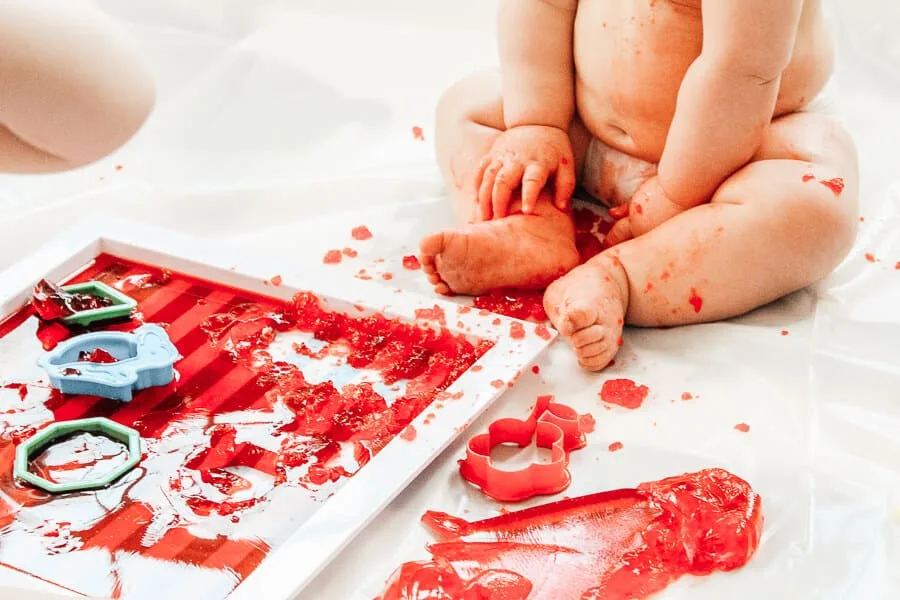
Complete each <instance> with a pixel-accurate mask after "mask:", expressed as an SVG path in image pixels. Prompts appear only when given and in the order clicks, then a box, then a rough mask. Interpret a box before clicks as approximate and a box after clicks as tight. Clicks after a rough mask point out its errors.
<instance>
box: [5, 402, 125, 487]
mask: <svg viewBox="0 0 900 600" xmlns="http://www.w3.org/2000/svg"><path fill="white" fill-rule="evenodd" d="M79 433H97V434H100V435H104V436H106V437H108V438H110V439H112V440H114V441H117V442H121V443H123V444H125V445H126V446H127V447H128V460H126V461H125V462H124V463H123V464H121V465H118V466H117V467H115V468H113V469H111V470H110V471H109V472H108V473H105V474H103V475H102V476H98V477H94V478H92V479H84V480H82V481H72V482H67V483H58V482H55V481H49V480H47V479H44V478H43V477H41V476H40V475H37V474H35V473H33V472H32V471H31V469H30V468H29V465H30V463H31V461H32V459H34V458H35V457H37V456H38V455H39V454H40V453H41V452H43V451H44V450H46V449H47V448H49V447H50V446H52V445H53V444H54V443H56V442H58V441H60V440H62V439H64V438H67V437H71V436H73V435H77V434H79ZM140 461H141V436H140V434H139V433H138V432H137V431H135V430H134V429H131V428H130V427H125V426H124V425H120V424H119V423H116V422H114V421H110V420H109V419H105V418H102V417H95V418H92V419H79V420H76V421H63V422H61V423H53V424H52V425H50V426H48V427H45V428H44V429H42V430H40V431H39V432H37V433H36V434H34V435H33V436H31V437H30V438H29V439H27V440H26V441H24V442H23V443H21V444H20V445H19V447H18V448H16V460H15V463H14V466H13V475H14V476H15V478H16V479H18V480H19V481H22V482H25V483H28V484H30V485H32V486H34V487H36V488H40V489H42V490H44V491H45V492H49V493H51V494H63V493H66V492H80V491H86V490H98V489H102V488H105V487H107V486H109V485H111V484H112V483H114V482H116V481H118V480H119V478H121V477H122V476H123V475H125V474H126V473H128V472H129V471H131V470H132V469H134V468H135V467H136V466H137V465H138V463H139V462H140Z"/></svg>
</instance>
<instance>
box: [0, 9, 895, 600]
mask: <svg viewBox="0 0 900 600" xmlns="http://www.w3.org/2000/svg"><path fill="white" fill-rule="evenodd" d="M102 4H103V6H104V7H105V8H106V9H108V10H109V11H110V12H111V13H112V14H114V15H115V16H117V17H119V18H121V19H122V20H123V21H124V22H125V24H126V26H127V27H129V28H130V30H131V31H132V32H133V33H134V35H135V36H136V37H137V39H138V40H139V41H140V43H141V44H142V46H143V47H144V48H145V50H146V51H147V54H148V57H149V59H150V61H151V64H152V65H153V67H154V70H155V73H156V75H157V77H158V81H159V104H158V108H157V111H156V112H155V114H154V115H153V117H152V119H151V121H150V122H149V123H148V125H147V127H146V128H145V129H144V130H143V131H142V132H141V134H140V135H139V136H138V137H137V138H136V139H135V140H133V142H132V143H131V144H129V145H128V146H127V147H126V148H124V149H123V150H122V151H120V152H119V153H117V155H115V156H113V157H110V158H109V159H108V160H105V161H103V162H102V163H100V164H97V165H93V166H92V167H90V168H87V169H84V170H82V171H79V172H76V173H70V174H64V175H58V176H51V177H41V178H33V177H3V178H0V207H2V209H3V214H4V217H3V220H2V221H0V266H6V265H8V264H11V263H13V262H15V261H16V260H17V259H19V258H20V257H21V256H23V255H24V254H25V253H27V252H29V251H30V250H31V249H33V248H34V247H35V246H36V245H37V244H38V243H39V242H40V240H41V239H42V238H43V237H45V236H48V235H52V233H53V232H54V231H58V230H59V229H61V228H62V227H64V226H65V225H66V224H67V223H68V222H69V221H70V220H71V219H72V218H74V217H76V216H79V215H81V214H84V213H90V212H92V211H103V212H111V213H113V214H119V215H124V216H131V217H138V218H141V219H143V220H146V221H147V222H151V223H158V224H162V225H165V226H169V227H172V228H174V229H179V230H184V231H188V232H193V233H196V234H197V235H201V236H208V237H216V238H222V239H226V240H228V241H230V242H232V243H234V244H237V245H239V246H241V247H242V248H244V249H246V251H248V252H254V253H266V254H269V255H272V256H273V257H274V258H273V265H279V266H278V268H279V269H295V270H296V273H298V274H300V275H302V273H303V270H304V269H306V268H310V267H313V266H316V265H319V264H320V262H321V256H322V253H323V252H324V251H325V250H327V249H329V248H332V247H343V246H346V245H353V246H354V247H355V248H356V249H357V250H359V252H360V256H359V257H358V258H356V259H355V260H353V261H344V263H342V264H341V265H339V266H337V267H335V274H336V276H343V277H352V276H353V275H354V274H356V273H357V272H358V270H359V269H362V268H367V269H369V270H370V271H371V270H373V269H377V271H376V272H382V271H391V272H392V273H393V274H394V275H396V277H395V278H394V280H392V282H391V283H392V284H396V285H398V286H401V287H404V288H407V289H412V290H417V291H422V292H425V293H428V287H427V286H426V285H425V283H424V282H423V281H422V279H421V278H420V277H417V276H416V275H415V274H414V273H412V272H407V271H404V270H403V269H402V267H401V266H400V258H401V257H402V256H403V255H404V254H409V253H411V252H412V251H413V250H414V248H415V247H416V245H417V241H418V238H419V236H420V235H421V234H422V233H423V232H425V231H427V230H430V229H433V228H435V227H438V226H442V225H446V224H448V223H449V222H450V210H449V206H448V203H447V201H446V199H445V198H444V197H443V194H444V190H443V187H442V185H441V182H440V178H439V176H438V173H437V170H436V168H435V166H434V155H433V149H432V147H431V144H430V142H431V132H432V130H433V107H434V104H435V102H436V99H437V97H438V95H439V94H440V92H441V90H442V89H443V88H445V87H446V86H447V85H449V84H450V83H452V82H453V81H454V80H456V79H458V78H459V77H461V76H463V75H465V74H466V73H468V72H470V71H473V70H476V69H479V68H483V67H487V66H491V65H492V64H495V62H496V59H495V54H496V52H495V48H494V38H493V25H494V8H495V2H494V1H491V2H486V1H485V0H440V1H439V0H428V1H422V0H419V1H415V0H380V1H378V2H371V1H370V0H369V1H367V0H343V1H341V2H335V1H333V0H301V1H296V2H292V3H282V2H275V1H269V0H207V1H205V2H199V3H196V2H195V3H184V2H178V1H176V0H153V1H150V0H103V2H102ZM828 11H829V13H830V16H831V19H832V25H833V29H834V31H835V34H836V39H837V43H838V68H837V72H836V75H835V81H834V84H835V89H836V109H837V110H838V111H840V113H841V115H842V118H843V119H844V121H845V123H846V124H847V126H848V128H849V129H850V130H851V132H852V133H853V134H854V137H855V139H856V142H857V145H858V148H859V152H860V159H861V166H862V174H863V189H862V215H863V217H864V222H863V223H861V229H860V234H859V238H858V242H857V245H856V248H855V249H854V251H853V253H852V254H851V255H850V256H849V257H848V258H847V260H846V262H845V263H844V264H843V265H842V266H841V267H840V268H839V269H838V270H837V272H836V273H835V274H834V275H833V276H832V277H831V278H830V279H829V280H828V281H826V282H825V283H823V284H822V285H820V286H817V287H816V288H815V289H811V290H807V291H804V292H801V293H797V294H794V295H792V296H790V297H788V298H785V299H783V300H782V301H780V302H777V303H775V304H774V305H772V306H769V307H766V308H764V309H761V310H759V311H756V312H754V313H752V314H750V315H748V316H745V317H742V318H740V319H735V320H733V321H730V322H728V323H715V324H710V325H703V326H697V327H691V328H684V329H678V330H670V331H651V330H644V331H629V332H628V334H627V336H626V342H625V346H624V347H623V349H622V352H621V355H620V358H618V359H617V361H616V365H615V366H614V367H613V368H611V369H609V370H608V371H607V372H605V373H603V374H601V375H586V374H583V373H581V372H579V371H578V369H577V366H576V365H575V363H574V361H573V359H572V357H571V356H570V354H569V353H568V350H567V349H566V347H565V346H564V345H562V344H559V345H557V346H556V347H554V348H553V350H552V351H551V353H550V355H549V356H548V357H547V358H546V359H545V360H544V361H543V362H542V363H541V365H540V366H541V374H540V376H539V377H537V376H531V375H529V376H528V377H523V379H522V380H520V382H519V383H518V384H517V386H516V387H515V388H514V389H512V390H510V391H509V392H508V393H507V394H506V395H504V396H503V397H502V398H501V399H500V400H499V401H498V403H497V404H496V405H495V406H494V407H493V408H492V409H491V410H490V411H489V413H488V414H486V415H485V416H484V417H483V418H482V419H481V420H479V421H478V422H476V423H475V424H474V425H473V429H472V433H474V432H476V431H482V430H483V429H484V428H485V426H486V424H487V423H488V422H490V421H491V420H493V419H495V418H497V417H498V416H500V415H509V416H525V415H526V414H527V412H528V410H529V407H530V405H531V403H532V402H533V401H534V399H535V397H536V396H537V395H538V394H540V393H553V394H555V395H556V397H557V399H558V400H559V401H562V402H565V403H567V404H569V405H571V406H573V407H574V408H576V409H578V410H579V411H590V412H592V413H593V414H594V416H595V417H596V420H597V430H596V432H595V433H594V434H592V435H591V436H590V440H589V441H590V444H589V446H588V447H587V448H586V449H584V450H581V451H579V452H577V453H575V454H573V456H572V472H573V476H574V481H573V484H572V487H571V488H570V489H569V490H568V491H567V492H566V494H567V495H570V496H574V495H576V494H582V493H589V492H593V491H597V490H602V489H612V488H616V487H623V486H633V485H634V484H636V483H638V482H640V481H645V480H649V479H656V478H659V477H663V476H666V475H670V474H677V473H681V472H685V471H689V470H694V469H698V468H702V467H706V466H722V467H725V468H727V469H729V470H731V471H733V472H735V473H736V474H738V475H740V476H742V477H744V478H746V479H748V480H749V481H750V482H751V483H752V484H753V485H754V487H755V488H756V489H757V490H758V491H759V492H760V493H761V494H762V496H763V502H764V510H765V516H766V527H765V533H764V538H763V543H762V545H761V547H760V549H759V553H758V555H757V556H756V557H755V559H754V560H753V561H752V562H751V563H750V564H749V565H748V566H747V567H746V568H744V569H743V570H741V571H739V572H736V573H733V574H729V575H714V576H712V577H709V578H706V579H703V580H684V581H682V582H680V583H679V584H678V585H676V586H673V587H672V588H670V590H669V591H668V592H666V593H665V594H664V595H663V596H662V597H664V598H682V597H690V598H700V599H702V598H723V597H724V598H735V599H737V598H757V597H766V596H768V597H775V598H782V597H784V598H817V599H818V598H834V599H845V598H865V599H867V600H868V599H873V600H874V599H882V598H884V599H888V598H898V597H900V571H898V569H897V568H896V565H897V564H900V475H898V473H900V434H898V431H900V399H898V392H897V390H898V389H900V345H898V343H897V340H898V339H900V310H898V307H900V270H897V269H896V268H895V264H896V263H897V262H898V261H900V227H898V224H900V219H898V216H900V215H898V213H900V159H898V157H900V112H897V110H896V109H897V107H898V106H900V42H898V41H897V40H898V38H897V37H896V31H897V29H898V27H900V5H897V4H896V3H893V2H889V1H888V0H854V1H853V2H851V1H850V0H834V1H833V2H829V3H828ZM413 126H421V127H422V128H423V130H424V134H425V137H426V140H427V141H426V143H422V142H419V141H416V140H415V139H413V135H412V127H413ZM117 165H121V167H122V168H121V169H116V166H117ZM360 223H365V224H367V225H368V226H369V228H370V229H371V230H372V231H373V233H374V234H375V237H374V239H373V240H371V241H369V242H355V241H354V240H352V239H351V238H350V229H351V228H352V227H353V226H355V225H358V224H360ZM760 243H765V232H761V233H760ZM867 254H869V255H871V257H873V259H874V260H875V262H870V260H868V259H867V257H866V255H867ZM378 258H384V259H386V262H385V263H377V264H376V263H375V262H374V261H375V260H376V259H378ZM273 268H274V267H273ZM282 274H283V275H288V273H287V272H285V273H282ZM783 331H787V332H788V334H787V335H783ZM610 377H628V378H631V379H634V380H635V381H637V382H638V383H641V384H645V385H647V386H649V387H650V389H651V394H650V396H649V398H648V399H647V401H646V402H645V403H644V406H643V407H642V408H640V409H639V410H636V411H626V410H624V409H620V408H618V407H614V408H613V409H612V410H606V409H605V408H604V407H603V406H602V405H601V403H600V402H599V399H598V396H597V392H598V391H599V389H600V387H601V385H602V382H603V381H604V380H605V379H606V378H610ZM684 392H688V393H690V394H691V395H692V396H693V397H694V398H693V399H692V400H686V401H685V400H682V399H681V398H682V394H683V393H684ZM737 423H747V424H748V425H750V431H749V432H747V433H741V432H739V431H736V430H735V429H734V425H735V424H737ZM465 437H466V436H462V437H460V439H459V440H458V441H457V443H456V444H454V445H453V446H451V448H449V449H448V450H447V452H446V453H445V454H444V455H442V457H441V458H439V459H438V460H437V461H436V462H435V463H434V464H433V465H432V466H431V467H430V468H429V469H428V470H427V471H426V472H425V473H424V474H423V475H422V476H420V477H419V478H418V479H417V480H416V481H415V482H414V483H413V484H412V485H411V486H410V487H409V488H408V489H407V491H406V492H404V493H403V494H402V495H401V496H400V497H399V498H398V499H397V500H396V501H395V502H394V503H393V504H391V505H390V506H389V508H388V509H387V510H386V511H385V512H384V513H383V514H382V515H381V516H380V517H379V518H378V519H377V520H376V521H375V522H374V523H372V525H371V526H370V527H369V528H368V529H366V530H365V531H364V532H363V534H362V535H361V536H360V537H359V538H358V539H357V540H356V541H355V542H354V543H353V544H352V545H351V546H350V547H349V548H348V549H347V550H346V551H345V552H344V553H343V554H342V555H341V556H340V557H339V558H338V559H337V560H336V561H335V562H334V563H332V565H331V566H330V567H329V568H327V569H326V570H325V571H324V572H323V573H322V574H321V575H320V576H319V578H318V579H317V580H316V581H315V582H314V583H313V584H312V585H311V586H310V587H308V588H307V589H306V591H305V592H304V593H303V594H302V595H301V596H300V598H301V599H302V600H312V599H318V598H359V599H363V598H371V597H372V596H373V595H374V594H376V593H377V592H378V591H379V590H380V586H381V583H382V582H383V581H384V578H385V577H387V576H388V575H389V574H390V572H391V571H392V570H393V569H394V568H395V567H396V566H397V565H399V564H400V563H401V562H403V561H404V560H411V559H416V558H424V557H426V556H427V554H426V552H425V550H424V544H425V542H427V541H428V537H427V535H426V534H425V533H424V532H423V531H422V529H421V527H420V526H419V525H418V519H419V517H420V516H421V514H422V513H423V512H424V511H425V510H428V509H436V510H444V511H447V512H451V513H454V514H458V515H460V516H465V517H467V518H473V519H475V518H480V517H485V516H490V515H493V514H496V513H497V511H498V510H499V508H500V507H499V505H497V504H495V503H492V502H489V501H487V500H485V499H484V498H483V497H482V496H481V495H480V494H479V493H478V492H476V491H474V490H472V489H470V488H468V487H467V486H465V485H464V484H463V483H462V481H461V480H460V479H459V477H458V474H457V467H456V459H457V458H459V457H460V456H461V455H462V448H463V444H464V443H465ZM614 441H620V442H622V444H623V446H624V447H623V449H622V450H621V451H619V452H616V453H610V452H609V451H608V450H607V446H608V445H609V444H610V443H611V442H614ZM364 501H365V499H364V498H360V502H364ZM533 502H534V501H532V503H533ZM508 508H512V507H508ZM465 511H468V513H465ZM289 576H290V574H289V573H285V577H289ZM4 597H6V596H5V594H4Z"/></svg>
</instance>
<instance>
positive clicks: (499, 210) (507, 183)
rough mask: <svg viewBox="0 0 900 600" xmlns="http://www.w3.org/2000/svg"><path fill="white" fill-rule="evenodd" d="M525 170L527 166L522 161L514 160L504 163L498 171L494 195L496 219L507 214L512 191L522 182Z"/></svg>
mask: <svg viewBox="0 0 900 600" xmlns="http://www.w3.org/2000/svg"><path fill="white" fill-rule="evenodd" d="M524 172H525V167H524V166H523V165H522V163H520V162H512V163H506V164H504V165H503V168H502V169H500V172H499V173H497V178H496V179H494V192H493V196H494V197H493V199H492V203H493V208H494V218H495V219H500V218H502V217H505V216H506V214H507V210H508V209H509V201H510V199H511V198H512V193H513V191H514V190H515V189H516V188H517V187H519V184H520V183H521V182H522V173H524Z"/></svg>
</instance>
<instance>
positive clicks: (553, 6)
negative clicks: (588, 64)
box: [497, 0, 578, 131]
mask: <svg viewBox="0 0 900 600" xmlns="http://www.w3.org/2000/svg"><path fill="white" fill-rule="evenodd" d="M577 5H578V1H577V0H501V4H500V12H499V24H498V34H497V35H498V38H499V46H500V66H501V71H502V78H503V117H504V120H505V122H506V127H507V128H508V129H511V128H513V127H517V126H520V125H546V126H549V127H556V128H559V129H562V130H564V131H567V130H568V128H569V124H570V123H571V121H572V116H573V114H574V112H575V64H574V58H573V37H574V29H575V9H576V7H577Z"/></svg>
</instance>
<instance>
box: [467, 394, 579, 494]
mask: <svg viewBox="0 0 900 600" xmlns="http://www.w3.org/2000/svg"><path fill="white" fill-rule="evenodd" d="M532 439H534V440H535V443H536V444H537V446H538V447H539V448H549V449H550V462H549V463H535V464H532V465H529V466H527V467H525V468H524V469H520V470H518V471H506V470H503V469H499V468H497V467H495V466H494V465H493V463H492V462H491V450H492V449H493V448H495V447H497V446H499V445H502V444H516V445H518V446H519V447H520V448H524V447H525V446H527V445H528V444H530V443H531V440H532ZM585 443H586V442H585V437H584V431H583V429H582V425H581V423H580V420H579V414H578V413H577V412H576V411H575V410H574V409H573V408H570V407H568V406H566V405H564V404H557V403H555V402H553V396H540V397H538V399H537V403H536V404H535V406H534V411H533V412H532V414H531V417H530V418H529V419H528V420H527V421H522V420H519V419H510V418H506V419H498V420H497V421H494V422H493V423H491V424H490V425H489V426H488V432H487V433H482V434H479V435H476V436H474V437H473V438H471V439H470V440H469V444H468V446H467V447H466V457H465V458H462V459H460V461H459V474H460V475H461V476H462V478H463V479H465V480H466V481H468V482H469V483H472V484H474V485H476V486H478V487H479V488H481V491H482V492H484V493H485V494H486V495H488V496H490V497H491V498H493V499H494V500H498V501H500V502H519V501H521V500H527V499H528V498H531V497H533V496H547V495H551V494H557V493H559V492H561V491H563V490H564V489H566V488H567V487H569V484H570V483H571V482H572V476H571V474H570V473H569V453H570V452H572V451H573V450H578V449H579V448H583V447H584V445H585Z"/></svg>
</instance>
